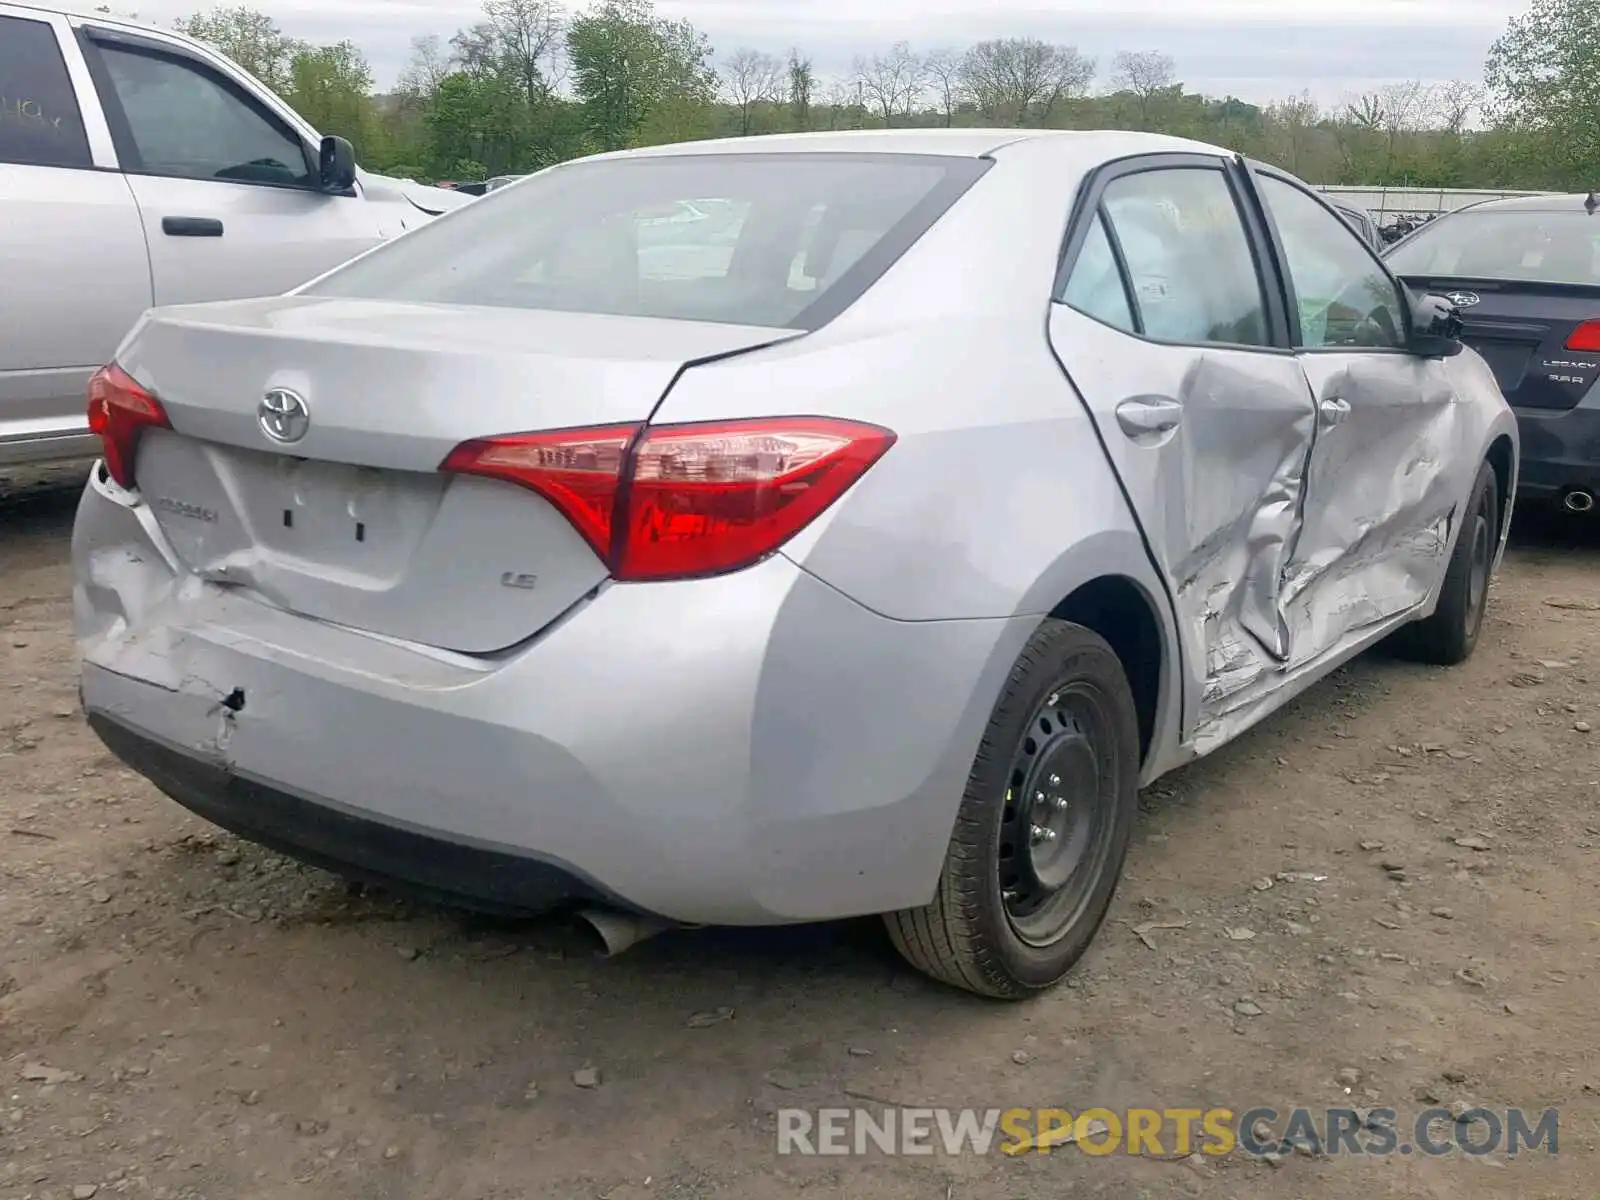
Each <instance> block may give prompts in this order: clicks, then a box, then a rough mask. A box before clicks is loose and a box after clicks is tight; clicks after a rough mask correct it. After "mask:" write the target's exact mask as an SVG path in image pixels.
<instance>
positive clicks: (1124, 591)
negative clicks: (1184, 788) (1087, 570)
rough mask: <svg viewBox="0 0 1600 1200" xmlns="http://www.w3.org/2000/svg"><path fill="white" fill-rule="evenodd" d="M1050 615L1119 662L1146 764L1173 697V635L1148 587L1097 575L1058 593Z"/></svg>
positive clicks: (1142, 760) (1120, 577) (1118, 576)
mask: <svg viewBox="0 0 1600 1200" xmlns="http://www.w3.org/2000/svg"><path fill="white" fill-rule="evenodd" d="M1049 615H1050V616H1051V617H1052V618H1055V619H1056V620H1061V621H1070V622H1072V623H1073V624H1075V625H1082V626H1083V627H1084V628H1085V629H1089V630H1092V631H1093V632H1094V633H1096V634H1098V635H1099V636H1100V637H1102V638H1104V639H1105V640H1106V642H1107V643H1108V644H1109V645H1110V646H1111V648H1112V650H1114V651H1115V652H1116V655H1117V659H1118V660H1119V661H1120V662H1121V663H1122V670H1123V674H1124V675H1126V676H1127V679H1128V686H1129V688H1130V689H1131V690H1132V691H1133V701H1134V707H1135V709H1136V711H1137V713H1138V717H1139V761H1140V764H1141V766H1142V767H1143V768H1148V767H1149V766H1150V764H1151V763H1152V761H1153V760H1154V758H1155V755H1156V750H1157V748H1158V747H1159V746H1160V744H1161V734H1162V719H1163V716H1164V715H1165V714H1166V713H1167V712H1168V710H1170V709H1171V708H1172V707H1173V704H1174V702H1175V701H1177V699H1178V695H1177V692H1178V686H1177V683H1178V680H1177V672H1176V670H1175V669H1174V668H1175V666H1176V658H1177V655H1176V653H1175V646H1176V639H1175V638H1172V637H1170V636H1169V632H1168V631H1169V629H1170V623H1169V622H1167V621H1164V620H1163V619H1162V608H1161V606H1159V605H1158V604H1157V602H1156V600H1155V598H1154V597H1153V596H1152V595H1151V594H1150V592H1149V590H1148V589H1146V588H1145V587H1144V586H1142V585H1141V584H1140V583H1138V582H1137V581H1135V580H1134V579H1132V578H1130V577H1129V576H1127V575H1121V574H1107V575H1098V576H1096V577H1094V578H1093V579H1090V580H1088V581H1086V582H1084V583H1082V584H1079V585H1078V586H1077V587H1075V588H1073V589H1072V591H1070V592H1069V593H1068V594H1067V595H1065V596H1063V597H1062V598H1061V599H1060V600H1059V601H1058V602H1057V603H1056V604H1055V606H1054V607H1052V608H1051V610H1050V614H1049Z"/></svg>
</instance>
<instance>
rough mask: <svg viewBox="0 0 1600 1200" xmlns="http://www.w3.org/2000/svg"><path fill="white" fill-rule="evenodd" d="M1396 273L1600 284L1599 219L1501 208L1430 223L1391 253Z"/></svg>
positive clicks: (1578, 212) (1577, 210)
mask: <svg viewBox="0 0 1600 1200" xmlns="http://www.w3.org/2000/svg"><path fill="white" fill-rule="evenodd" d="M1386 261H1387V262H1388V264H1389V269H1390V270H1391V271H1393V272H1394V273H1395V274H1396V275H1414V276H1434V277H1440V278H1450V277H1452V276H1454V277H1457V278H1465V279H1503V280H1506V281H1508V282H1512V281H1514V282H1526V283H1541V282H1542V283H1575V284H1587V285H1589V286H1594V285H1596V284H1600V215H1597V216H1593V217H1591V216H1590V215H1589V214H1588V213H1586V212H1584V211H1583V210H1582V209H1581V208H1578V207H1576V206H1574V208H1573V210H1572V211H1571V212H1550V211H1538V210H1533V211H1529V210H1522V211H1518V210H1516V209H1502V210H1500V211H1498V212H1496V211H1495V210H1493V209H1490V210H1488V211H1485V212H1463V213H1452V214H1450V215H1449V216H1447V217H1441V218H1439V219H1438V220H1435V221H1430V222H1429V223H1428V224H1426V225H1424V226H1423V227H1422V228H1421V229H1420V230H1418V231H1417V232H1416V233H1414V234H1413V235H1412V236H1411V237H1409V238H1407V239H1406V240H1405V241H1404V242H1402V243H1401V244H1400V245H1398V246H1396V247H1395V248H1394V249H1393V250H1391V251H1390V252H1389V254H1388V257H1387V260H1386Z"/></svg>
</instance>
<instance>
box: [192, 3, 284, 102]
mask: <svg viewBox="0 0 1600 1200" xmlns="http://www.w3.org/2000/svg"><path fill="white" fill-rule="evenodd" d="M174 26H175V28H176V29H177V30H178V32H179V33H186V34H188V35H189V36H190V37H192V38H196V39H198V40H199V41H202V42H205V43H207V44H209V45H211V46H215V47H216V48H217V49H218V50H220V51H221V52H222V53H223V54H225V55H227V56H228V57H229V58H231V59H233V61H234V62H236V63H238V64H239V65H240V66H241V67H243V68H244V69H245V70H246V71H248V72H250V74H252V75H254V76H255V77H256V78H257V79H259V80H260V81H261V82H262V83H264V84H266V85H267V86H268V87H269V88H271V89H272V90H273V91H275V92H278V93H279V94H280V95H281V94H282V93H283V92H285V91H287V90H288V88H289V82H290V81H289V65H290V63H292V62H293V61H294V56H295V54H296V53H297V52H298V51H299V50H300V49H301V45H300V43H298V42H296V41H294V40H293V39H291V38H288V37H285V36H284V33H283V30H281V29H279V28H278V23H277V22H276V21H274V20H273V19H272V18H271V17H269V16H267V15H266V14H265V13H262V12H257V11H256V10H255V9H253V8H246V7H244V6H243V5H240V6H238V7H236V8H214V9H211V10H210V11H209V12H198V13H195V14H193V15H192V16H188V17H179V18H178V20H177V21H176V22H174Z"/></svg>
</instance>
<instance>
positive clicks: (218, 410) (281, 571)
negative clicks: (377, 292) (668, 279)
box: [118, 296, 796, 654]
mask: <svg viewBox="0 0 1600 1200" xmlns="http://www.w3.org/2000/svg"><path fill="white" fill-rule="evenodd" d="M792 336H796V335H795V334H793V333H790V332H787V331H775V330H772V329H753V328H745V327H742V326H729V325H713V324H705V323H697V322H688V321H663V320H654V319H649V318H637V317H614V316H592V315H587V314H575V313H559V312H546V311H528V310H511V309H477V308H454V307H438V306H428V305H404V304H391V303H387V302H374V301H357V300H330V299H319V298H313V297H294V296H289V297H274V298H270V299H263V300H246V301H236V302H231V303H225V304H214V305H201V306H193V307H186V308H174V309H165V310H157V311H155V312H154V313H152V314H151V315H150V316H149V317H148V318H147V319H146V320H145V321H144V322H143V323H141V325H140V326H139V327H138V328H137V329H136V330H135V332H134V333H133V334H132V335H131V336H130V338H129V340H128V342H127V343H126V344H125V345H124V347H123V349H122V351H121V353H120V354H119V355H118V362H119V363H120V364H121V365H122V367H123V368H124V369H125V370H127V371H128V372H129V373H130V374H132V375H133V376H134V378H136V379H138V380H139V382H140V383H141V384H143V385H144V386H145V387H148V388H149V389H150V390H151V391H153V392H154V393H155V394H156V395H157V396H158V397H159V398H160V400H161V403H162V405H163V407H164V408H165V409H166V412H167V415H168V417H169V418H170V420H171V423H172V429H171V431H166V430H153V431H151V432H149V433H147V434H146V435H145V436H144V438H143V439H142V440H141V442H140V445H139V452H138V465H137V471H138V483H139V489H140V491H141V493H143V495H144V497H145V500H146V501H147V503H149V505H150V507H151V510H152V512H153V513H154V515H155V518H156V520H157V521H158V522H159V523H160V525H161V528H162V530H163V532H164V533H165V534H166V536H167V538H168V540H169V541H170V542H171V544H172V547H173V549H174V551H175V552H176V553H177V554H178V556H179V557H180V558H181V559H182V560H183V562H184V564H185V565H186V566H187V567H189V568H190V569H191V570H192V571H194V572H195V573H196V574H197V575H200V576H202V577H204V578H207V579H210V580H212V581H214V582H217V583H219V584H224V585H229V586H233V587H237V588H240V589H241V590H243V591H246V592H248V593H251V594H254V595H255V596H257V597H258V598H259V599H261V600H263V601H265V602H267V603H270V604H273V605H276V606H278V607H281V608H284V609H287V610H290V611H292V612H297V613H300V614H302V615H305V616H308V617H314V618H317V619H319V620H324V621H329V622H333V623H335V624H339V625H346V626H350V627H352V628H356V629H363V630H368V631H370V632H373V633H377V634H380V635H383V636H388V637H394V638H400V639H404V640H406V641H411V642H417V643H421V644H425V645H430V646H435V647H440V648H443V649H449V650H454V651H460V652H464V653H472V654H483V653H489V652H492V651H496V650H500V649H503V648H505V647H507V646H511V645H514V644H515V643H517V642H520V641H523V640H525V639H527V638H529V637H531V636H533V635H534V634H536V633H538V632H539V630H541V629H542V628H544V627H545V626H546V625H548V624H549V623H550V622H551V621H553V620H555V619H556V618H557V617H559V616H560V615H561V614H562V613H564V612H565V611H566V610H567V609H569V608H570V607H571V606H572V605H573V604H575V603H577V602H578V601H579V600H580V599H582V598H583V596H584V595H586V594H587V593H588V592H590V591H592V590H593V589H594V588H595V587H596V586H597V585H599V584H600V583H601V582H602V581H604V579H605V578H606V574H607V571H606V567H605V564H604V563H602V562H601V560H600V559H599V558H598V557H596V555H595V554H594V553H593V551H592V550H590V548H589V546H588V543H586V542H585V541H584V540H583V538H582V537H581V536H580V535H579V534H578V532H577V531H576V530H575V529H573V528H572V526H571V525H570V523H569V522H568V521H567V520H566V518H564V517H563V516H562V515H561V514H560V513H559V512H558V511H557V510H556V509H555V508H554V507H552V506H551V505H550V504H549V503H547V502H546V501H545V500H544V499H543V498H542V497H540V496H538V495H536V494H534V493H533V492H530V491H528V490H526V489H523V488H519V487H515V486H513V485H511V484H506V483H500V482H496V481H492V480H483V479H474V478H464V477H453V476H446V475H442V474H440V473H439V472H438V470H437V468H438V466H439V464H440V462H441V461H443V459H444V458H445V456H446V455H447V454H448V453H449V452H450V451H451V450H452V449H453V448H454V447H455V446H457V445H458V444H460V443H461V442H463V441H465V440H467V439H469V438H475V437H482V436H486V435H491V434H500V433H512V432H519V431H525V430H541V429H558V428H563V427H570V426H582V425H605V424H611V423H613V422H624V421H630V422H632V421H644V420H646V419H647V418H648V417H649V416H650V414H651V412H652V411H653V410H654V408H655V406H656V404H657V402H658V401H659V400H660V399H661V397H662V396H663V395H664V394H665V393H666V391H667V389H668V388H669V387H670V385H671V383H672V381H673V379H674V378H675V377H676V375H677V374H678V372H679V371H680V370H682V369H683V367H684V366H685V365H686V364H689V363H693V362H696V361H700V360H704V359H707V358H715V357H722V356H726V355H729V354H733V353H737V352H739V351H742V350H747V349H751V348H755V347H758V346H761V345H767V344H771V343H772V342H774V341H776V340H781V339H783V338H786V337H792ZM274 389H286V390H288V391H291V392H293V393H294V394H295V395H296V396H297V397H299V398H300V399H301V400H302V401H303V404H304V408H305V411H306V413H307V414H308V416H309V423H308V427H307V428H306V430H305V433H304V436H303V437H301V438H300V439H299V440H298V441H295V442H293V443H292V444H287V445H280V444H276V443H274V441H273V440H272V439H271V438H270V437H268V435H267V433H266V432H265V430H264V428H263V424H262V421H261V413H260V408H261V404H262V399H263V397H264V396H265V395H266V394H267V392H269V391H272V390H274Z"/></svg>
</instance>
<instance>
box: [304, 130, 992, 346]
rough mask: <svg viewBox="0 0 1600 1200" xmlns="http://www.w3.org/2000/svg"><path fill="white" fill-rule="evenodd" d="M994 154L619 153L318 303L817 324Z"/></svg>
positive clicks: (412, 245)
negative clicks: (341, 300) (344, 300)
mask: <svg viewBox="0 0 1600 1200" xmlns="http://www.w3.org/2000/svg"><path fill="white" fill-rule="evenodd" d="M986 165H987V164H986V163H985V162H984V161H983V160H979V159H964V158H955V157H943V156H912V155H876V154H873V155H867V154H810V153H789V154H771V153H769V154H717V155H710V154H708V155H673V156H666V157H660V158H633V159H626V158H625V159H608V160H600V161H593V162H577V163H571V164H567V165H564V166H560V167H556V168H553V169H551V170H549V171H546V172H542V173H540V174H539V175H536V176H534V177H532V178H530V179H526V180H523V181H520V182H518V183H517V184H515V185H514V186H511V187H507V188H504V189H500V190H496V191H495V192H493V193H492V194H490V195H488V196H485V197H484V198H482V199H479V200H474V201H472V202H471V203H470V204H468V205H466V206H464V207H463V208H461V209H459V210H457V211H456V212H455V213H453V214H451V215H450V216H448V217H446V218H442V219H440V220H438V221H436V222H434V223H433V224H431V225H429V226H427V227H425V228H423V229H420V230H418V231H416V232H414V233H411V234H408V235H407V236H405V237H404V238H401V239H399V240H398V241H396V242H395V243H394V244H393V245H392V246H387V247H384V248H383V249H381V250H379V251H377V252H375V253H373V254H370V255H368V256H366V257H365V258H363V259H360V260H358V261H356V262H353V263H351V264H350V265H349V266H347V267H345V268H344V269H342V270H339V271H337V272H335V273H334V274H332V275H330V276H328V277H327V278H326V279H324V280H322V281H321V282H319V283H317V284H315V285H314V286H312V287H309V288H307V289H306V291H305V293H304V294H306V295H314V296H340V297H350V298H360V299H374V300H400V301H410V302H417V303H424V304H464V305H489V306H492V307H499V308H531V309H556V310H560V311H563V312H581V313H605V314H613V315H618V316H644V317H665V318H669V319H679V320H689V321H716V322H723V323H728V324H736V325H758V326H768V327H772V328H777V329H814V328H816V327H818V326H819V325H821V324H822V323H823V322H825V321H826V320H828V319H829V318H830V317H831V316H833V315H834V314H836V313H837V312H839V311H840V310H842V309H843V308H844V307H845V306H846V305H848V304H850V303H851V302H852V301H854V300H855V299H856V298H857V297H859V296H860V295H861V293H862V292H864V291H865V290H866V289H867V288H868V287H870V286H871V285H872V284H873V282H874V281H875V280H876V279H877V278H878V277H879V276H880V275H881V274H882V273H883V272H884V271H885V270H886V269H887V268H888V267H889V266H890V265H891V264H892V263H893V262H894V261H895V259H897V258H898V257H899V256H900V255H901V254H902V253H903V252H904V251H905V250H906V249H907V248H908V247H909V246H910V245H911V243H912V242H914V241H915V240H916V239H917V238H918V237H920V236H921V235H922V234H923V233H924V232H925V231H926V230H927V228H928V227H929V226H930V225H932V224H933V222H935V221H936V220H938V218H939V217H940V215H941V214H942V213H943V212H944V211H945V209H946V208H948V207H949V205H950V204H951V203H953V202H954V201H955V199H956V198H957V197H958V196H960V195H961V193H962V192H964V191H965V190H966V189H967V188H968V187H970V186H971V184H972V182H973V181H974V180H975V179H976V178H977V177H978V176H979V175H981V174H982V173H983V169H984V167H985V166H986Z"/></svg>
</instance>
